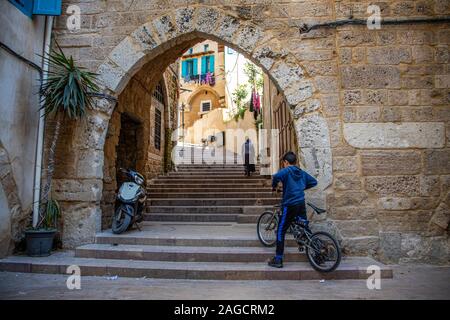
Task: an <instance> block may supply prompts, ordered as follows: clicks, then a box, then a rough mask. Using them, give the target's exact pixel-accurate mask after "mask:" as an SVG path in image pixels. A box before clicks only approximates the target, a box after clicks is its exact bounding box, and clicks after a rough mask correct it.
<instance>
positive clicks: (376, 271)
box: [366, 265, 381, 290]
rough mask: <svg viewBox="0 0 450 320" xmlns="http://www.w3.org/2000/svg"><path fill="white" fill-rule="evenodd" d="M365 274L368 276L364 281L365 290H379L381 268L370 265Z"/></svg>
mask: <svg viewBox="0 0 450 320" xmlns="http://www.w3.org/2000/svg"><path fill="white" fill-rule="evenodd" d="M366 272H367V273H368V274H370V276H369V277H368V278H367V280H366V286H367V289H369V290H381V268H380V267H379V266H377V265H370V266H368V267H367V271H366Z"/></svg>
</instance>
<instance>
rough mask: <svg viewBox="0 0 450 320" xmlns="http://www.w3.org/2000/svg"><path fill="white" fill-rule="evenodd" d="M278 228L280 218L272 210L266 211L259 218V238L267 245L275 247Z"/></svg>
mask: <svg viewBox="0 0 450 320" xmlns="http://www.w3.org/2000/svg"><path fill="white" fill-rule="evenodd" d="M277 229H278V219H277V217H276V215H275V214H274V213H273V212H272V211H266V212H264V213H263V214H262V215H261V216H260V217H259V218H258V224H257V230H258V232H257V233H258V238H259V241H261V243H262V244H263V245H264V246H265V247H273V246H274V245H275V243H276V242H277Z"/></svg>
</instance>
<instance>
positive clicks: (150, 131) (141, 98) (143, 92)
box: [101, 64, 178, 229]
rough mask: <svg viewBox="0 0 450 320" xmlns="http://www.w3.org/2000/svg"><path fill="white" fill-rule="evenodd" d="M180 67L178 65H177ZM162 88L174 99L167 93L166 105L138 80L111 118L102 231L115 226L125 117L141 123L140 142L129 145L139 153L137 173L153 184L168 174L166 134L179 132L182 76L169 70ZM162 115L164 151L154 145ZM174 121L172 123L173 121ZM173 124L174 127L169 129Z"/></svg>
mask: <svg viewBox="0 0 450 320" xmlns="http://www.w3.org/2000/svg"><path fill="white" fill-rule="evenodd" d="M174 67H177V64H175V65H174ZM161 79H162V82H161V83H162V84H163V86H164V87H168V88H170V89H171V95H170V96H169V95H167V89H165V90H164V95H165V97H164V99H165V104H166V105H162V104H161V103H160V102H159V101H158V100H157V99H156V98H155V97H153V95H152V93H153V90H154V88H151V87H150V88H149V87H147V86H146V85H145V81H141V79H138V78H134V79H133V80H132V81H130V83H129V84H128V86H127V87H126V89H125V90H124V91H123V92H122V93H121V94H120V96H119V100H118V102H117V105H116V107H115V109H114V111H113V113H112V115H111V119H110V122H109V127H108V132H107V135H106V141H105V147H104V165H103V195H102V201H101V209H102V228H103V229H105V228H109V227H110V226H111V217H112V214H113V212H114V204H115V199H116V194H117V189H118V188H119V187H120V185H118V183H120V181H117V178H116V177H117V170H118V168H117V166H116V164H117V158H118V157H120V156H124V155H119V153H120V152H124V151H125V150H124V149H123V148H122V149H121V148H120V147H121V146H120V144H119V135H120V133H121V130H125V131H126V130H128V129H129V128H122V127H121V115H122V114H126V116H128V117H130V118H131V119H133V120H134V121H136V123H138V130H137V136H136V137H137V139H136V142H135V141H128V142H125V143H129V144H135V146H132V147H130V148H131V149H132V150H133V149H134V150H136V154H135V157H136V168H135V169H136V170H137V171H138V172H140V173H141V174H143V175H144V176H145V178H146V179H147V180H150V179H152V178H154V177H156V176H158V175H159V174H162V173H163V172H164V153H165V148H166V147H167V145H166V143H167V142H166V135H165V130H166V129H167V128H172V129H175V127H174V126H176V124H177V121H176V114H174V113H175V112H176V110H177V105H176V103H177V99H176V95H175V96H174V94H173V92H174V91H175V92H177V86H178V75H177V74H176V73H175V71H174V70H173V69H172V68H168V69H167V70H166V71H165V72H164V74H163V75H162V78H161ZM157 109H158V110H159V111H160V112H161V147H160V149H157V148H156V147H155V144H154V138H155V112H156V110H157ZM169 117H170V121H169V119H168V118H169ZM169 124H170V127H169ZM130 148H129V149H130Z"/></svg>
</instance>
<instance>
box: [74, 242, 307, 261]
mask: <svg viewBox="0 0 450 320" xmlns="http://www.w3.org/2000/svg"><path fill="white" fill-rule="evenodd" d="M273 252H274V249H273V248H265V247H242V246H240V247H204V246H203V247H192V246H151V245H111V244H88V245H84V246H81V247H78V248H76V250H75V256H76V257H78V258H96V259H122V260H147V261H178V262H182V261H185V262H265V261H267V260H268V259H270V258H271V257H272V256H273ZM284 259H285V261H286V262H288V261H289V262H292V261H307V258H306V256H305V254H304V253H300V252H299V251H298V249H297V248H286V250H285V257H284Z"/></svg>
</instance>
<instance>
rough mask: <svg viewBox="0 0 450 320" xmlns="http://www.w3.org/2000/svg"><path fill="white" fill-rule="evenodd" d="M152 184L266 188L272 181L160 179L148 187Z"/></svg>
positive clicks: (250, 179)
mask: <svg viewBox="0 0 450 320" xmlns="http://www.w3.org/2000/svg"><path fill="white" fill-rule="evenodd" d="M152 184H174V185H185V184H196V185H205V184H209V185H211V184H212V185H216V186H221V185H224V186H225V185H226V186H230V185H234V186H236V187H243V186H253V185H258V186H264V185H268V184H270V180H266V179H252V178H251V177H250V178H249V179H246V178H244V179H234V178H233V179H213V178H205V179H191V178H190V179H178V178H177V179H170V178H158V179H155V180H153V181H152V182H149V183H148V184H147V185H149V186H150V185H152Z"/></svg>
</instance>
